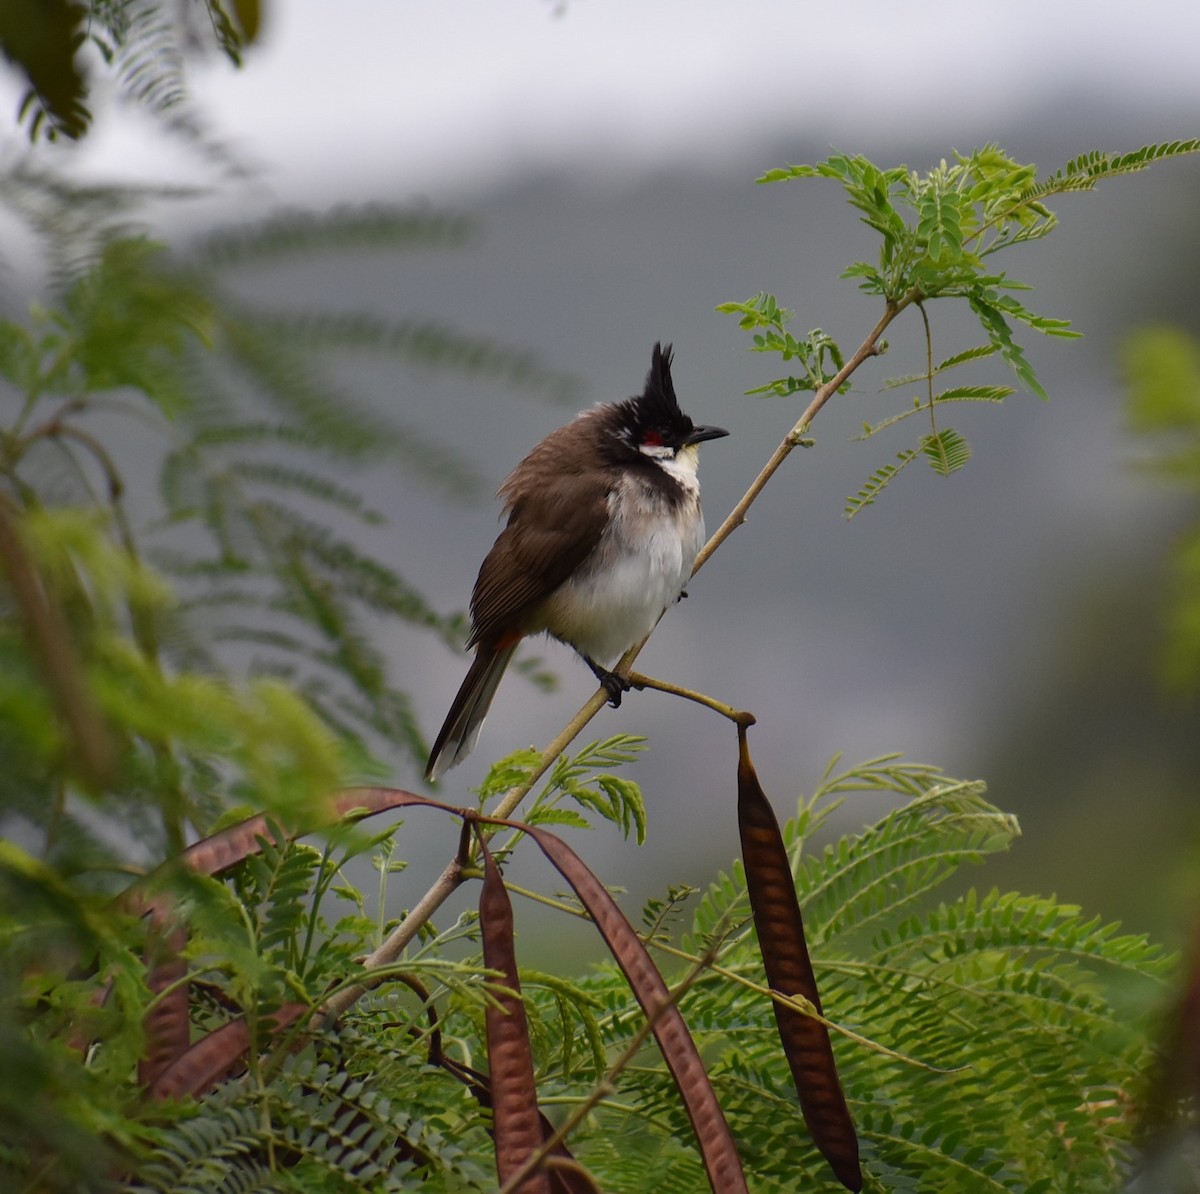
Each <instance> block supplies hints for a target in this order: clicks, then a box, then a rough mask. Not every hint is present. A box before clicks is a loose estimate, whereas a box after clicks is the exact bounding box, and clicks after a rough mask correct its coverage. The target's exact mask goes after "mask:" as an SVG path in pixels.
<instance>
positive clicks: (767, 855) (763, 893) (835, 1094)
mask: <svg viewBox="0 0 1200 1194" xmlns="http://www.w3.org/2000/svg"><path fill="white" fill-rule="evenodd" d="M737 780H738V826H739V828H740V830H741V836H742V864H743V866H744V867H745V870H746V886H747V888H748V890H749V893H750V907H751V909H752V910H753V912H754V927H755V929H756V931H757V933H758V943H759V947H760V948H761V949H762V956H763V965H764V967H765V969H766V972H767V982H768V984H769V985H770V987H771V988H772V990H775V991H778V992H780V993H781V994H783V995H803V996H804V997H805V999H807V1000H808V1001H809V1002H810V1003H811V1004H812V1005H813V1006H814V1007H815V1008H816V1009H817V1011H818V1012H819V1011H821V999H820V996H819V995H818V994H817V980H816V977H815V976H814V974H813V968H812V962H811V961H810V960H809V956H808V946H807V944H806V943H805V940H804V922H803V921H802V920H801V917H800V904H799V902H798V901H797V899H796V886H795V883H794V881H793V879H792V869H791V866H790V865H789V862H788V856H787V848H786V847H785V846H784V844H783V835H782V834H781V833H780V832H779V822H778V821H777V820H776V819H775V812H774V810H773V809H772V808H771V802H770V801H769V800H768V799H767V797H766V794H765V793H764V792H763V790H762V786H761V785H760V784H759V782H758V775H757V773H756V772H755V770H754V764H753V762H751V759H750V750H749V748H748V746H747V745H746V731H745V728H744V727H741V726H739V727H738V773H737ZM773 1006H774V1009H775V1022H776V1024H777V1025H778V1027H779V1039H780V1041H781V1042H782V1044H783V1051H784V1054H785V1056H786V1057H787V1061H788V1065H789V1067H790V1068H791V1071H792V1078H793V1079H794V1080H795V1083H796V1093H797V1094H798V1095H799V1096H800V1110H801V1111H802V1112H803V1114H804V1122H805V1123H806V1124H808V1130H809V1131H810V1132H811V1133H812V1138H813V1142H814V1143H815V1144H816V1146H817V1147H818V1148H819V1149H820V1150H821V1152H822V1154H823V1155H824V1157H825V1159H826V1160H827V1161H828V1162H829V1165H830V1167H831V1168H832V1169H833V1172H834V1173H835V1174H836V1175H837V1177H838V1180H839V1181H840V1182H841V1183H842V1185H843V1186H845V1187H846V1188H847V1189H848V1190H861V1189H862V1184H863V1179H862V1170H861V1168H860V1167H859V1161H858V1136H857V1135H856V1134H855V1131H854V1121H853V1120H852V1119H851V1118H850V1109H849V1108H848V1107H847V1106H846V1097H845V1095H844V1094H843V1093H842V1086H841V1083H840V1082H839V1081H838V1075H837V1065H836V1063H835V1062H834V1059H833V1046H832V1045H831V1044H830V1041H829V1030H828V1029H827V1028H826V1027H825V1025H824V1024H822V1023H821V1022H820V1021H819V1020H816V1019H814V1018H813V1017H812V1016H807V1015H805V1014H804V1013H803V1012H801V1011H798V1010H796V1009H794V1008H790V1007H784V1006H783V1005H782V1004H779V1003H775V1004H774V1005H773Z"/></svg>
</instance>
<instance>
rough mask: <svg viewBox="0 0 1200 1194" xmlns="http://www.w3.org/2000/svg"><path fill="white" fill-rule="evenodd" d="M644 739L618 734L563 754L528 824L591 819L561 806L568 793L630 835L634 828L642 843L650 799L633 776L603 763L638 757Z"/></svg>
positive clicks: (576, 822)
mask: <svg viewBox="0 0 1200 1194" xmlns="http://www.w3.org/2000/svg"><path fill="white" fill-rule="evenodd" d="M645 743H646V740H645V738H641V737H638V736H637V735H634V734H614V735H613V737H611V738H606V739H604V740H603V741H602V742H593V743H591V744H590V745H588V746H585V747H584V748H583V750H581V751H580V752H579V753H578V754H577V755H575V756H574V758H571V757H568V756H567V755H563V756H561V757H560V758H559V760H558V762H557V763H555V765H554V767H553V768H552V769H551V771H550V775H549V777H548V779H547V781H546V784H545V786H544V787H543V789H542V791H541V793H540V794H539V795H538V797H537V799H536V800H535V802H534V804H533V807H532V808H531V809H530V811H529V813H528V815H527V817H526V819H527V820H528V822H529V824H531V825H538V824H543V825H545V824H559V825H577V826H581V827H584V828H586V827H588V826H589V825H590V822H589V821H588V820H587V818H586V817H585V816H583V815H582V814H581V813H578V812H576V811H575V810H574V809H568V808H563V807H562V804H561V802H562V801H563V800H564V799H567V800H571V801H574V802H575V803H576V804H577V805H579V806H580V807H581V808H583V809H586V810H590V811H591V812H593V813H595V814H596V815H597V816H600V817H602V818H603V819H604V820H606V821H611V822H612V823H613V824H614V825H616V826H617V827H618V828H619V829H620V830H621V832H622V833H623V834H624V835H625V836H626V837H628V836H629V835H630V833H633V834H634V835H635V837H636V840H637V843H638V845H639V846H640V845H642V843H643V842H645V840H646V804H645V801H644V800H643V799H642V790H641V788H640V787H638V785H637V784H636V783H635V782H634V781H633V780H631V779H627V778H625V777H624V776H619V775H613V774H611V773H609V772H606V771H603V770H601V769H602V768H607V767H620V766H622V765H624V764H627V763H632V762H634V761H635V760H636V759H637V756H638V753H639V752H640V751H641V750H642V748H643V747H644V746H645Z"/></svg>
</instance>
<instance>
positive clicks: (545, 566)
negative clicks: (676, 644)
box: [425, 343, 729, 780]
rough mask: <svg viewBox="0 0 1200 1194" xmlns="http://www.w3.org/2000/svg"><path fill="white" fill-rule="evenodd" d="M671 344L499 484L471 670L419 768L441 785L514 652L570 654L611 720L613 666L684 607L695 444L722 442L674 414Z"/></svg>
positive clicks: (691, 560) (470, 744)
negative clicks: (639, 378)
mask: <svg viewBox="0 0 1200 1194" xmlns="http://www.w3.org/2000/svg"><path fill="white" fill-rule="evenodd" d="M673 358H674V353H673V350H672V347H671V345H670V344H668V345H666V346H665V347H664V346H663V345H662V344H661V343H656V344H655V345H654V349H653V353H652V355H651V363H650V371H649V372H648V373H647V375H646V381H645V385H644V387H643V389H642V392H641V393H640V394H638V395H635V396H634V397H631V398H628V399H626V400H625V401H620V402H607V403H600V404H599V405H597V406H594V407H592V408H591V409H590V410H585V411H583V412H582V413H581V414H579V415H576V417H575V418H574V419H573V420H572V421H571V422H570V423H567V424H566V425H565V426H562V427H559V428H558V429H557V430H555V431H552V432H550V434H549V435H547V436H546V437H545V439H543V440H542V441H541V442H540V443H539V444H538V445H537V446H536V447H535V448H534V449H533V450H532V451H531V452H530V453H529V455H528V456H526V457H525V459H524V460H522V461H521V463H520V464H518V465H517V467H516V468H515V469H513V471H512V472H511V473H510V474H509V476H508V478H507V479H506V480H505V482H504V484H503V485H501V487H500V491H499V493H498V495H497V496H498V497H500V498H501V499H503V503H504V505H503V510H502V513H501V517H503V516H504V515H505V514H507V516H508V519H507V523H506V525H505V527H504V529H503V530H502V531H501V532H500V535H499V537H498V538H497V539H496V542H495V544H494V545H493V546H492V549H491V551H489V552H488V554H487V556H486V557H485V559H484V561H483V564H482V565H481V567H480V569H479V576H478V578H477V579H476V581H475V588H474V590H473V592H472V594H471V633H470V636H469V638H468V639H467V648H468V650H469V649H472V648H473V649H474V651H475V658H474V661H473V662H472V663H471V666H470V669H469V670H468V671H467V675H466V678H465V679H464V680H463V682H462V685H461V687H460V688H459V690H458V695H457V696H455V698H454V701H453V703H452V704H451V706H450V711H449V713H447V715H446V720H445V722H444V723H443V725H442V728H441V731H440V732H439V733H438V736H437V738H436V739H435V740H434V744H433V749H432V750H431V751H430V754H429V762H428V764H427V766H426V768H425V777H426V779H428V780H436V779H439V778H441V776H442V775H444V774H445V773H446V772H447V771H448V770H449V769H450V768H451V767H453V766H455V765H456V764H458V763H460V762H462V760H463V759H465V758H466V757H467V755H468V754H469V753H470V752H471V750H472V749H473V748H474V746H475V743H476V742H477V741H478V738H479V731H480V728H481V727H482V725H483V720H484V718H485V717H486V716H487V712H488V709H489V708H490V707H491V704H492V700H493V698H494V697H495V695H496V689H497V687H498V686H499V684H500V680H501V677H502V676H503V675H504V671H505V669H506V668H507V667H508V664H509V662H510V661H511V660H512V657H513V654H514V652H515V651H516V649H517V646H518V644H519V643H520V642H521V640H522V639H523V638H526V637H528V636H530V635H535V634H540V633H545V634H548V635H550V636H551V637H552V638H555V639H558V640H559V641H560V642H563V643H566V644H567V645H568V646H570V647H573V648H574V649H575V651H576V652H577V653H578V654H579V655H580V656H581V657H582V659H583V661H584V662H585V663H586V664H587V665H588V667H589V668H591V670H592V672H593V673H594V675H595V676H596V678H597V680H598V681H599V682H600V684H601V686H602V687H603V688H604V690H605V692H606V693H607V694H608V700H609V704H611V705H612V706H613V707H614V708H616V707H618V706H619V705H620V703H621V696H622V694H623V693H625V692H627V691H628V690H629V687H630V685H629V682H628V681H627V680H626V679H625V678H624V677H622V676H620V675H618V674H617V673H616V672H613V671H609V670H608V667H606V666H605V665H606V664H609V663H612V662H613V661H615V660H617V659H619V658H620V656H621V655H623V654H624V653H625V652H626V651H627V650H628V649H629V648H630V647H631V646H633V644H634V643H636V642H640V641H641V640H642V639H643V638H644V637H645V636H646V635H647V634H649V633H650V631H651V630H652V629H653V628H654V626H655V625H656V623H657V622H658V620H659V618H661V617H662V615H663V612H664V611H665V610H666V609H667V607H668V606H670V605H672V604H673V603H674V602H676V601H678V600H679V599H680V597H681V596H684V595H685V594H684V586H685V585H686V584H687V582H688V579H689V578H690V576H691V574H692V568H693V566H694V564H695V562H696V556H697V555H698V554H699V551H700V548H701V546H702V545H703V543H704V515H703V513H702V512H701V509H700V485H699V481H698V480H697V477H696V466H697V462H698V457H699V450H698V445H700V444H701V443H703V442H704V441H705V440H711V439H719V438H720V437H721V436H725V435H728V434H729V432H728V431H726V430H725V429H724V428H722V427H706V426H696V425H695V424H694V423H693V422H692V420H691V419H690V418H689V417H688V416H687V415H686V414H684V413H683V411H682V410H681V409H680V408H679V401H678V399H677V398H676V396H675V386H674V382H673V381H672V378H671V364H672V361H673Z"/></svg>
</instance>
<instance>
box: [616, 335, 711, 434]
mask: <svg viewBox="0 0 1200 1194" xmlns="http://www.w3.org/2000/svg"><path fill="white" fill-rule="evenodd" d="M672 355H673V354H672V351H671V346H670V345H669V344H668V345H667V346H666V347H665V348H664V347H663V345H662V344H655V346H654V354H653V356H652V357H651V360H650V372H649V373H647V374H646V385H645V388H644V389H643V390H642V392H641V394H639V395H637V396H636V397H633V398H629V399H627V400H626V401H625V402H618V403H616V404H614V412H615V413H616V416H617V435H618V438H619V440H620V441H621V443H622V445H623V446H625V447H627V448H631V449H633V450H634V451H635V452H639V453H642V454H644V455H647V456H650V457H655V456H673V455H674V454H675V453H676V452H678V451H679V450H680V449H681V448H686V447H687V446H688V445H689V444H698V443H701V442H702V441H704V440H706V439H719V438H720V437H721V436H723V435H728V434H729V432H728V431H726V430H724V428H721V427H697V426H696V425H695V423H693V422H692V420H691V419H690V418H688V416H687V415H685V414H684V413H683V411H682V410H680V409H679V400H678V399H677V398H676V397H675V383H674V382H673V381H672V380H671V359H672Z"/></svg>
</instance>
